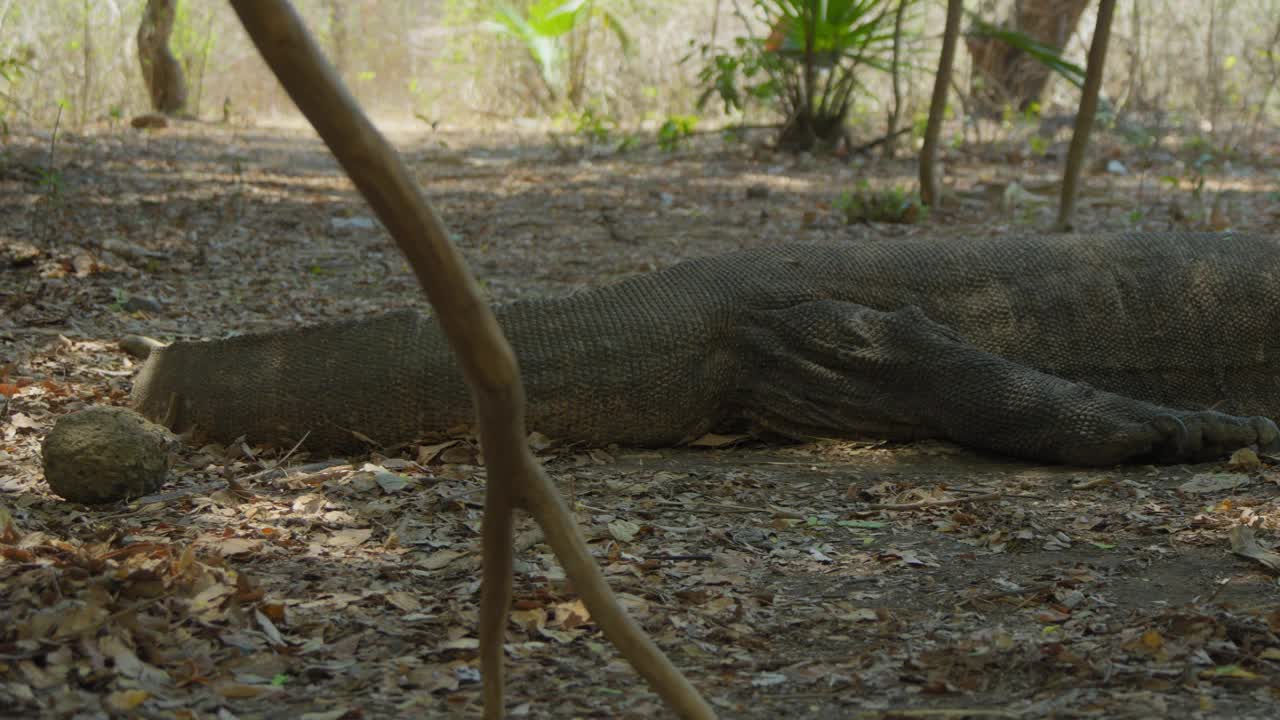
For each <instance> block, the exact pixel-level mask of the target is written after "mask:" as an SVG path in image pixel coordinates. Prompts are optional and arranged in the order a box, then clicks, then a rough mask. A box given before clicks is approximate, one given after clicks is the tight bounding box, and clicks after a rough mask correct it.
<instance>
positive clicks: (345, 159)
mask: <svg viewBox="0 0 1280 720" xmlns="http://www.w3.org/2000/svg"><path fill="white" fill-rule="evenodd" d="M231 5H232V7H233V8H235V11H236V14H237V15H239V17H240V21H241V23H242V24H243V25H244V27H245V30H246V31H248V33H249V37H251V38H252V39H253V42H254V45H256V46H257V48H258V52H260V53H261V54H262V57H263V59H264V60H266V62H267V65H268V66H270V67H271V70H272V72H274V73H275V75H276V77H277V78H279V80H280V84H281V85H283V86H284V88H285V90H286V91H287V92H288V93H289V96H290V97H291V98H293V101H294V103H295V104H296V105H297V106H298V109H300V110H301V111H302V113H303V114H304V115H306V117H307V119H308V120H309V121H310V122H311V124H312V126H313V127H315V129H316V132H318V133H319V134H320V137H321V138H323V139H324V142H325V144H326V145H328V147H329V149H330V150H331V151H332V152H333V154H334V157H335V158H337V160H338V162H339V163H340V164H341V165H342V167H343V169H344V170H345V171H346V172H347V175H348V176H349V177H350V178H351V181H352V183H353V184H354V185H355V186H356V188H357V189H358V190H359V191H360V193H361V194H362V195H363V196H364V197H365V200H367V201H368V202H369V204H370V206H371V207H372V208H373V211H374V212H375V213H376V214H377V216H378V218H379V219H380V220H382V222H383V225H385V226H386V228H387V231H388V233H389V234H390V235H391V237H392V239H393V240H395V242H396V245H397V246H399V248H400V250H401V251H402V252H403V253H404V255H405V257H406V259H407V260H408V261H409V266H410V267H411V268H412V269H413V271H414V274H415V275H416V276H417V278H418V282H419V284H420V285H421V286H422V289H423V292H424V293H426V295H427V298H428V299H429V300H430V301H431V304H432V307H434V308H435V309H436V318H437V319H438V320H439V322H440V327H441V329H442V330H443V331H444V334H445V337H446V338H447V340H448V342H449V346H450V347H451V348H452V349H453V351H454V353H455V354H456V355H457V358H458V364H459V365H460V366H461V368H462V373H463V376H464V377H465V378H466V381H467V385H468V387H470V389H471V396H472V400H473V403H474V405H475V408H476V415H477V417H478V419H479V428H480V442H481V445H482V446H483V447H484V463H485V468H486V470H487V471H488V488H487V489H486V490H485V510H484V523H483V527H482V529H481V535H482V540H481V543H482V550H483V553H484V564H483V566H482V584H481V591H480V661H481V665H482V673H483V679H484V690H483V695H484V717H485V718H486V719H488V720H493V719H497V718H502V717H503V715H504V707H503V682H502V659H503V638H504V637H505V634H506V626H507V620H508V611H509V609H510V605H511V543H512V532H511V530H512V526H511V523H512V518H511V513H512V510H513V508H514V507H515V506H516V505H523V506H524V507H526V508H527V509H528V510H529V512H530V513H531V514H532V515H533V516H534V518H535V519H536V520H537V521H538V524H539V525H540V526H541V527H542V529H543V533H544V535H545V538H546V541H547V544H548V545H550V546H551V549H552V550H553V551H554V552H555V554H556V557H558V558H560V561H561V562H562V563H563V564H564V566H565V574H566V575H567V576H568V577H569V579H570V580H571V581H573V583H574V585H575V586H576V587H577V590H578V592H579V594H581V596H582V600H583V603H584V604H585V605H586V606H587V609H588V611H590V613H591V619H592V620H593V621H594V622H595V623H596V625H598V626H599V627H600V628H601V629H602V630H603V631H604V633H605V635H606V636H607V637H608V638H609V639H610V640H612V641H613V642H614V644H615V645H617V646H618V648H619V650H620V651H621V652H622V654H623V655H624V656H625V657H626V658H627V659H629V660H631V662H632V663H633V664H634V666H635V668H636V670H638V671H639V672H640V674H641V675H643V676H644V677H645V678H646V679H647V680H648V681H649V682H650V684H651V685H652V686H653V688H654V689H655V690H656V691H657V692H658V694H659V695H661V696H662V698H663V699H664V700H665V701H666V702H667V703H668V704H669V705H670V707H671V709H672V710H673V711H674V712H675V713H676V714H677V715H678V716H680V717H681V718H689V719H692V720H711V719H712V718H714V717H715V714H714V712H713V711H712V710H711V706H710V705H708V704H707V703H706V701H705V700H703V699H702V697H701V696H700V695H698V693H697V691H696V690H694V689H693V686H691V685H690V684H689V682H688V681H687V680H686V679H685V678H684V676H682V675H681V674H680V672H679V671H678V670H676V669H675V666H673V665H672V664H671V662H670V661H669V660H668V659H667V658H666V656H665V655H663V654H662V651H661V650H659V649H658V647H657V645H655V644H654V643H653V641H652V640H650V639H649V637H648V636H647V635H646V634H645V633H644V631H643V630H642V629H641V628H640V626H639V625H637V624H636V623H635V622H634V621H633V620H631V618H630V617H628V616H627V613H626V611H625V610H624V609H623V608H622V606H621V605H620V604H619V603H618V601H617V599H616V598H615V597H614V596H613V594H612V593H611V592H610V590H609V586H608V584H607V583H606V582H605V579H604V573H603V572H602V571H601V570H600V567H599V565H597V564H596V561H595V559H594V558H592V556H591V553H590V551H589V550H588V549H587V544H586V541H585V540H583V538H582V534H581V533H580V532H579V531H578V528H577V525H576V524H575V522H574V520H573V515H571V514H570V513H569V510H568V508H567V507H566V506H565V504H564V500H563V499H561V497H560V493H559V491H558V490H557V489H556V487H555V485H554V484H553V483H552V482H551V479H550V478H549V477H548V476H547V474H546V473H545V472H544V471H543V470H542V466H541V465H539V464H538V461H537V459H536V458H534V457H533V454H532V453H531V452H530V451H529V445H528V439H527V437H526V433H525V423H524V402H525V397H524V388H523V386H522V384H521V382H520V371H519V367H518V366H517V365H516V357H515V354H514V353H513V352H512V350H511V346H510V345H509V344H508V343H507V341H506V339H505V338H504V337H503V335H502V329H501V328H500V327H499V326H498V323H497V320H496V319H495V318H494V315H493V311H492V310H490V309H489V306H488V304H486V303H485V302H484V299H483V298H482V297H481V296H480V288H479V286H478V285H477V284H476V281H475V279H474V278H473V277H472V276H471V274H470V272H468V271H467V268H466V264H465V262H464V261H463V258H462V254H461V253H460V252H458V249H457V248H456V247H454V246H453V245H452V243H450V241H449V236H448V232H447V231H446V229H445V227H444V224H443V223H441V221H440V218H439V217H438V216H437V215H436V214H435V212H434V211H432V209H431V206H430V205H428V204H427V201H426V199H425V197H424V196H423V194H422V190H421V189H420V188H419V187H418V184H417V182H416V181H415V180H414V179H413V176H412V175H411V174H410V172H409V170H408V168H407V167H406V166H405V164H404V162H403V161H402V160H401V159H400V156H399V155H397V154H396V152H395V150H394V149H392V147H391V145H390V144H389V143H388V142H387V141H386V138H384V137H383V136H382V135H381V134H380V133H379V132H378V131H377V129H376V128H374V126H373V123H371V122H370V121H369V118H368V117H367V116H366V115H365V114H364V112H363V111H362V110H361V109H360V106H359V105H358V104H357V103H356V101H355V99H354V98H353V97H352V96H351V93H350V91H349V90H348V89H347V88H346V87H345V86H344V85H343V84H342V81H341V80H340V79H339V78H338V76H337V73H336V72H334V69H333V66H332V65H330V64H329V63H328V61H327V60H326V59H325V58H324V55H323V54H322V53H321V52H320V49H319V47H318V46H317V45H316V43H315V40H314V38H312V37H311V34H310V33H309V32H307V29H306V27H305V26H304V25H303V24H302V20H301V18H299V17H298V15H297V13H296V12H295V11H294V9H293V7H292V6H291V5H290V4H289V3H288V2H287V1H286V0H231Z"/></svg>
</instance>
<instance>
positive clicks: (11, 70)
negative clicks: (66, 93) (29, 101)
mask: <svg viewBox="0 0 1280 720" xmlns="http://www.w3.org/2000/svg"><path fill="white" fill-rule="evenodd" d="M34 58H35V51H33V50H32V49H31V48H29V47H25V46H24V47H22V48H19V50H18V52H17V53H15V54H14V55H10V56H8V57H0V80H4V82H5V86H6V89H9V88H12V87H13V86H14V85H17V84H18V81H19V80H21V79H22V77H23V75H24V74H25V73H26V71H27V70H29V69H30V68H31V61H32V59H34ZM17 105H18V103H17V101H15V100H14V99H13V97H12V96H10V95H9V94H8V93H5V92H0V134H3V135H6V136H7V135H8V134H9V114H10V113H11V112H13V109H14V108H16V107H17Z"/></svg>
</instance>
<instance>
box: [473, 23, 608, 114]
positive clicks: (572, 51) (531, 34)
mask: <svg viewBox="0 0 1280 720" xmlns="http://www.w3.org/2000/svg"><path fill="white" fill-rule="evenodd" d="M608 4H609V3H608V0H536V1H535V2H534V3H532V4H531V5H529V7H528V8H527V9H526V10H525V11H523V12H522V11H520V10H517V9H515V8H513V7H512V6H510V5H508V4H506V3H504V2H496V3H494V5H493V9H492V12H491V14H490V20H489V22H487V23H485V24H484V27H485V29H487V30H489V31H491V32H495V33H499V34H502V35H507V36H510V37H512V38H515V39H516V40H519V41H520V42H521V43H522V44H523V45H524V47H525V50H526V52H528V54H529V58H530V60H532V61H533V63H534V65H535V66H536V67H537V70H538V77H539V79H540V80H541V81H542V85H543V87H544V89H545V90H546V91H547V94H548V95H549V96H550V97H551V99H552V101H558V100H559V99H561V98H568V99H569V101H570V103H571V104H574V105H577V104H578V102H579V99H580V97H581V91H582V78H581V77H580V71H579V73H578V74H576V75H575V73H574V70H575V68H581V66H582V64H583V61H584V60H585V53H586V44H585V43H582V44H581V46H580V47H579V46H576V45H574V44H572V43H570V42H569V40H570V38H571V36H572V35H573V34H574V33H575V32H579V33H585V32H589V31H590V25H591V23H593V22H599V23H600V24H601V25H602V26H603V27H604V28H605V29H606V30H608V31H609V32H610V33H612V34H613V36H614V37H615V38H616V39H617V40H618V42H619V44H621V45H622V49H623V51H624V52H630V49H631V37H630V35H628V34H627V31H626V30H625V28H624V27H623V25H622V21H621V19H620V18H619V17H618V16H617V15H616V14H614V13H613V12H612V11H611V10H610V9H609V8H608V7H606V5H608Z"/></svg>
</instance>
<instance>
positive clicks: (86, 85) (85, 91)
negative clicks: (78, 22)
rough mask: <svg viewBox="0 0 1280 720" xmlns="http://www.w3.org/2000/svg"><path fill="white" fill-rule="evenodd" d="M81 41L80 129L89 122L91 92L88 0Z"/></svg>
mask: <svg viewBox="0 0 1280 720" xmlns="http://www.w3.org/2000/svg"><path fill="white" fill-rule="evenodd" d="M83 8H84V18H83V26H82V28H81V29H82V31H83V36H84V37H83V40H81V48H80V50H81V51H82V53H83V58H84V80H83V82H82V83H81V85H80V127H84V126H85V124H86V123H88V122H89V96H90V94H91V92H92V90H93V34H92V33H91V32H89V30H90V27H91V26H90V24H89V15H90V13H91V12H92V10H93V8H92V7H91V3H90V0H84V3H83Z"/></svg>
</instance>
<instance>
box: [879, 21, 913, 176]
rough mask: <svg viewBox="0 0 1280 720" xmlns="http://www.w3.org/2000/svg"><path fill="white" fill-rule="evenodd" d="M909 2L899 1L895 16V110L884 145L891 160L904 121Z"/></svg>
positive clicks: (893, 110)
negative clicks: (904, 24) (904, 29)
mask: <svg viewBox="0 0 1280 720" xmlns="http://www.w3.org/2000/svg"><path fill="white" fill-rule="evenodd" d="M908 2H909V0H898V10H897V12H895V13H894V15H893V66H892V67H891V68H890V70H891V72H892V73H893V78H892V79H893V109H892V110H890V111H889V127H888V128H887V129H886V130H885V137H887V138H888V140H886V141H885V143H884V156H885V158H886V159H890V160H891V159H893V156H894V155H895V154H896V153H897V151H898V121H899V120H901V119H902V67H901V66H902V19H903V16H904V15H906V14H907V3H908Z"/></svg>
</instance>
